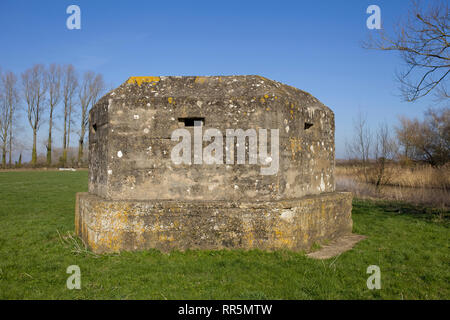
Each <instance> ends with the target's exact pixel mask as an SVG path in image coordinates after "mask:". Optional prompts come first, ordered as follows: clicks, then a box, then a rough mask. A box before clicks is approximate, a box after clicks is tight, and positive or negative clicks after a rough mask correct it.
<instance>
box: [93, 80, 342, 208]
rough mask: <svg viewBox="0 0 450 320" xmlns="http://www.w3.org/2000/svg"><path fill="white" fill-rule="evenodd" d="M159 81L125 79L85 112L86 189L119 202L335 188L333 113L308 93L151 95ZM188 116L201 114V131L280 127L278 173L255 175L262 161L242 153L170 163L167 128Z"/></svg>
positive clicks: (268, 196) (272, 196)
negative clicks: (242, 157)
mask: <svg viewBox="0 0 450 320" xmlns="http://www.w3.org/2000/svg"><path fill="white" fill-rule="evenodd" d="M192 80H193V81H194V83H195V81H196V80H197V79H196V78H194V77H192ZM175 81H176V80H175ZM196 84H197V86H198V87H202V86H211V84H210V83H196ZM157 85H158V84H156V85H155V86H154V87H150V88H148V87H145V85H144V84H143V85H142V86H138V85H137V84H125V87H124V89H123V90H122V91H120V90H115V91H118V92H117V93H116V92H115V91H113V92H111V93H109V94H108V95H107V96H105V97H104V98H103V99H102V100H101V101H100V102H99V103H98V104H97V105H96V106H95V107H94V108H93V109H92V110H91V113H90V119H91V123H90V128H91V130H90V154H91V161H90V165H91V172H90V187H89V191H90V192H92V193H94V194H96V195H98V196H102V197H105V198H107V199H118V200H119V199H136V200H150V199H173V200H177V199H181V200H242V199H248V200H255V201H258V200H277V199H293V198H299V197H302V196H305V195H311V194H320V193H323V192H333V191H334V174H333V171H334V114H333V112H332V111H331V110H330V109H328V108H326V107H325V106H323V105H322V104H321V103H320V102H319V101H318V100H317V99H315V98H313V97H312V96H311V95H309V94H307V93H304V92H303V91H300V90H298V89H295V90H293V91H294V93H295V95H294V96H293V94H292V93H290V92H288V93H285V92H283V91H281V92H280V91H279V90H277V88H271V87H269V88H268V89H267V90H266V92H265V93H264V94H261V92H252V91H247V92H245V93H243V94H245V96H236V95H229V96H226V95H223V94H222V95H220V94H217V93H214V94H211V93H209V94H208V92H204V93H203V94H202V93H201V90H199V92H200V94H198V95H197V96H194V97H192V96H188V97H186V96H184V95H185V94H188V93H186V92H183V91H182V90H178V91H176V90H172V91H171V92H166V93H165V94H158V95H157V96H156V94H155V92H157V93H161V91H162V90H158V88H157ZM286 87H287V86H286ZM289 88H290V87H289ZM271 89H274V90H271ZM221 90H223V88H222V89H221ZM290 90H291V89H290ZM152 91H154V92H152ZM121 92H125V93H122V94H121ZM213 92H216V91H213ZM186 118H188V119H194V118H197V119H204V128H203V129H204V130H206V129H208V128H216V129H219V130H220V131H221V132H222V133H224V134H225V132H226V130H227V129H239V128H240V129H243V130H246V129H250V128H253V129H255V130H256V131H257V132H258V129H279V135H280V137H279V142H280V163H279V171H278V173H277V174H276V175H265V176H264V175H261V174H260V168H261V164H259V163H258V164H257V165H250V164H248V158H247V162H246V164H245V165H226V164H223V165H205V164H203V165H195V164H192V165H175V164H174V163H173V162H172V161H171V158H170V153H171V150H172V148H173V147H174V146H175V145H176V144H177V143H178V142H174V141H171V139H170V138H171V133H172V132H173V131H174V130H175V129H177V128H180V127H184V126H185V123H183V121H182V120H183V119H186ZM94 127H95V128H94ZM187 129H189V130H193V128H187ZM192 136H193V135H192ZM269 136H270V131H269ZM208 144H209V142H204V143H203V145H204V146H206V145H208ZM224 147H225V138H224ZM247 150H248V149H247ZM268 150H269V151H270V143H269V145H268ZM224 158H225V152H224ZM224 163H225V160H224Z"/></svg>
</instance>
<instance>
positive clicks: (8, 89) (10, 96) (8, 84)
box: [2, 72, 20, 167]
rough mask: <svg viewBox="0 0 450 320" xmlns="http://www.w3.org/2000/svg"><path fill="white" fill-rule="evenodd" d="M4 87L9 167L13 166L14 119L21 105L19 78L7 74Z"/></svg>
mask: <svg viewBox="0 0 450 320" xmlns="http://www.w3.org/2000/svg"><path fill="white" fill-rule="evenodd" d="M2 86H3V90H4V95H5V102H6V107H7V109H8V110H9V117H8V120H9V123H8V131H9V133H8V140H9V141H8V148H9V160H8V165H9V167H11V166H12V145H13V128H14V118H15V115H16V111H17V109H18V104H19V101H20V99H19V93H18V90H17V77H16V75H15V74H14V73H12V72H7V73H6V74H5V75H4V76H3V77H2Z"/></svg>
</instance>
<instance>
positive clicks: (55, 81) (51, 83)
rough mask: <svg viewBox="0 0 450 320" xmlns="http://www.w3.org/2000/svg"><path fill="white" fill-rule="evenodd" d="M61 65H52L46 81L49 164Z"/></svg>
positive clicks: (49, 162)
mask: <svg viewBox="0 0 450 320" xmlns="http://www.w3.org/2000/svg"><path fill="white" fill-rule="evenodd" d="M61 77H62V73H61V67H60V66H59V65H56V64H52V65H50V67H49V68H48V72H47V73H46V81H47V87H48V107H49V111H50V113H49V123H48V140H47V165H48V166H51V164H52V142H53V140H52V128H53V112H54V110H55V107H56V106H57V105H58V103H59V101H60V100H61Z"/></svg>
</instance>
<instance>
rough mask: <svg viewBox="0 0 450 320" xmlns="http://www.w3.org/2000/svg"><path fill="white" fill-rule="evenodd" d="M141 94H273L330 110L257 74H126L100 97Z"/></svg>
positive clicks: (213, 96) (242, 96) (244, 96)
mask: <svg viewBox="0 0 450 320" xmlns="http://www.w3.org/2000/svg"><path fill="white" fill-rule="evenodd" d="M142 96H145V97H148V98H165V99H168V98H193V99H207V100H224V99H243V100H246V99H252V98H257V99H261V98H262V99H264V98H268V97H277V98H280V99H284V100H288V101H299V102H302V104H303V105H304V106H308V107H313V108H324V109H327V111H331V110H330V109H329V108H327V107H326V106H325V105H323V104H322V103H321V102H320V101H319V100H318V99H316V98H315V97H314V96H312V95H311V94H309V93H308V92H305V91H302V90H300V89H297V88H294V87H292V86H289V85H286V84H283V83H280V82H277V81H273V80H270V79H267V78H265V77H262V76H258V75H237V76H142V77H141V76H139V77H130V78H128V80H127V81H125V82H124V83H123V84H122V85H120V86H119V87H118V88H116V89H114V90H112V91H111V92H109V93H108V94H106V95H105V96H104V97H103V99H111V98H112V99H114V100H115V99H129V98H133V97H142Z"/></svg>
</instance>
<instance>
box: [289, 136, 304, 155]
mask: <svg viewBox="0 0 450 320" xmlns="http://www.w3.org/2000/svg"><path fill="white" fill-rule="evenodd" d="M289 141H290V142H291V153H292V160H295V155H296V153H297V152H299V151H301V150H302V139H301V138H295V137H291V138H289Z"/></svg>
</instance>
